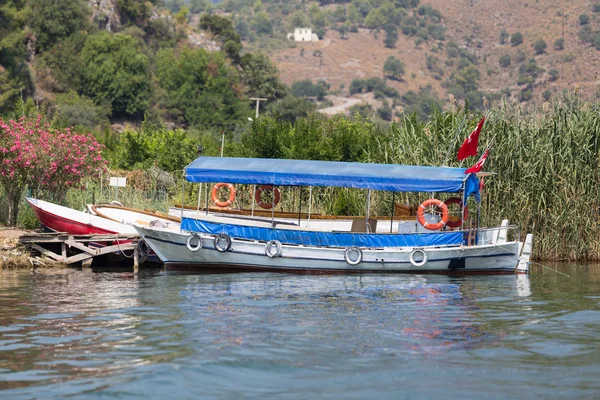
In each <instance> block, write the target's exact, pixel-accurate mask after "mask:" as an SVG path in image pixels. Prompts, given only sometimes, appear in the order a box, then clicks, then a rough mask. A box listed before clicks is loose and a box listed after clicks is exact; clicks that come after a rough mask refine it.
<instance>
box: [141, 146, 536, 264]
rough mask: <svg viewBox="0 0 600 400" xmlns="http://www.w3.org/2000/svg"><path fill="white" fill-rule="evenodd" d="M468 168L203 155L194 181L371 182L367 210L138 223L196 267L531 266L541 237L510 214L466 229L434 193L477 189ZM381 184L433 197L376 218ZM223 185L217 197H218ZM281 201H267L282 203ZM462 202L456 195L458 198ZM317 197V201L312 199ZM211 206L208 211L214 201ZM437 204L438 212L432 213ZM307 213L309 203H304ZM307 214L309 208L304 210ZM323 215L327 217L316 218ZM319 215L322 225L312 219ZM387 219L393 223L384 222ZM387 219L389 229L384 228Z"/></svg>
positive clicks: (265, 184)
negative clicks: (404, 214)
mask: <svg viewBox="0 0 600 400" xmlns="http://www.w3.org/2000/svg"><path fill="white" fill-rule="evenodd" d="M465 171H466V169H465V168H450V167H423V166H407V165H386V164H366V163H347V162H329V161H307V160H275V159H247V158H216V157H199V158H197V159H196V160H195V161H193V162H192V163H191V164H190V165H188V166H187V167H186V170H185V177H186V180H188V181H190V182H196V183H208V182H230V183H228V184H219V185H220V186H228V187H230V189H232V190H231V192H232V193H233V196H230V198H229V200H227V201H225V202H219V203H218V205H220V206H222V207H225V206H228V205H231V204H232V203H233V201H234V199H233V198H232V197H235V194H234V190H233V186H232V184H251V185H258V187H259V188H260V190H271V191H273V193H274V194H275V192H276V190H277V188H276V186H300V187H304V186H306V187H317V186H321V187H322V186H333V187H347V188H362V189H368V194H367V215H366V216H365V217H363V218H359V219H358V218H357V219H353V220H352V219H347V220H330V221H327V220H325V222H324V220H323V219H318V220H312V221H311V219H310V213H309V215H308V217H307V218H303V219H298V220H296V221H294V219H293V218H277V219H275V213H274V211H273V212H272V217H271V218H265V217H264V216H262V217H254V216H244V215H232V214H228V213H209V212H206V213H203V212H195V213H192V212H189V211H188V212H186V213H184V212H183V211H182V216H183V218H182V222H181V227H180V229H179V230H177V229H172V228H171V227H152V226H144V225H138V224H135V225H134V226H135V228H136V229H137V231H138V232H139V233H140V235H141V236H142V238H143V239H144V240H145V241H146V243H147V244H148V245H149V246H150V247H151V248H152V249H153V250H154V252H155V253H156V254H157V255H158V256H159V257H160V259H161V260H162V261H163V262H164V263H165V265H166V267H167V268H169V269H183V270H196V271H214V270H217V271H221V270H223V271H225V270H261V271H262V270H269V271H288V272H289V271H296V272H297V271H302V272H413V273H490V274H505V273H527V272H528V269H529V259H530V256H531V251H532V241H533V235H531V234H528V235H525V238H524V241H521V240H522V237H521V234H520V231H519V229H518V228H517V227H516V226H509V225H508V221H502V224H500V225H499V226H497V227H491V228H480V227H478V226H475V227H474V228H470V229H462V228H463V226H464V225H463V221H462V220H460V219H459V221H458V226H457V223H456V221H453V224H452V225H453V226H454V227H455V228H454V229H448V226H447V225H450V224H449V212H448V208H447V206H446V204H445V203H443V202H442V201H440V200H437V199H435V198H433V195H434V194H439V193H455V194H459V197H458V199H459V203H460V204H463V203H465V204H466V200H467V199H468V198H469V197H470V196H472V195H474V196H475V198H476V200H479V179H478V177H477V175H476V174H473V173H465ZM371 190H386V191H393V192H424V193H430V194H431V197H430V198H429V199H427V200H426V201H424V202H423V204H421V206H420V207H419V212H418V218H414V219H413V221H406V220H402V221H396V223H395V224H394V222H393V220H392V219H390V220H389V221H388V222H385V223H384V224H378V221H377V220H375V219H373V218H369V211H368V210H369V205H370V193H371ZM214 193H215V192H214V191H213V199H214V198H215V196H214ZM272 198H273V200H272V204H261V203H260V197H257V198H256V199H257V202H258V203H259V204H258V205H259V206H261V207H263V208H268V209H270V210H273V208H274V206H275V204H276V200H278V196H277V195H275V196H272ZM455 200H456V199H455ZM309 203H310V202H309ZM206 209H208V208H206ZM428 210H429V212H427V211H428ZM300 211H301V210H300ZM299 214H300V213H299ZM314 221H317V222H314ZM311 222H312V223H311ZM382 222H383V221H382ZM381 226H384V227H385V229H381Z"/></svg>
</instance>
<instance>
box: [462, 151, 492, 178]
mask: <svg viewBox="0 0 600 400" xmlns="http://www.w3.org/2000/svg"><path fill="white" fill-rule="evenodd" d="M489 152H490V149H487V150H486V151H485V152H484V153H483V154H482V155H481V157H479V160H477V162H476V163H475V165H473V166H472V167H471V168H467V169H466V170H465V174H474V173H476V172H479V171H481V167H483V164H484V163H485V160H486V158H487V156H488V154H489Z"/></svg>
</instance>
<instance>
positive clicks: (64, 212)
mask: <svg viewBox="0 0 600 400" xmlns="http://www.w3.org/2000/svg"><path fill="white" fill-rule="evenodd" d="M26 200H27V202H28V203H29V205H30V206H31V209H32V210H33V212H34V214H35V216H36V218H37V219H38V221H40V223H41V224H42V225H44V226H45V227H46V228H48V229H49V230H51V231H55V232H65V233H69V234H73V235H92V234H129V235H135V234H137V231H136V230H135V229H134V228H133V226H128V225H125V224H121V223H118V222H114V221H110V220H107V219H105V218H102V217H98V216H95V215H92V214H88V213H84V212H82V211H77V210H73V209H71V208H68V207H63V206H59V205H57V204H53V203H49V202H46V201H43V200H37V199H31V198H27V199H26Z"/></svg>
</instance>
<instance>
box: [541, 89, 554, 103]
mask: <svg viewBox="0 0 600 400" xmlns="http://www.w3.org/2000/svg"><path fill="white" fill-rule="evenodd" d="M542 97H543V98H544V100H545V101H550V97H552V92H551V91H550V90H548V89H546V90H544V93H542Z"/></svg>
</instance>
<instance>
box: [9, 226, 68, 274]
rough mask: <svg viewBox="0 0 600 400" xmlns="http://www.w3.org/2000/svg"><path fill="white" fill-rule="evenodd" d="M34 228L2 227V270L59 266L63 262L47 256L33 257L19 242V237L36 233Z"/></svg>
mask: <svg viewBox="0 0 600 400" xmlns="http://www.w3.org/2000/svg"><path fill="white" fill-rule="evenodd" d="M35 233H36V232H35V231H32V230H20V229H14V228H0V270H9V269H34V268H57V267H61V266H62V264H60V263H57V262H55V261H53V260H50V259H48V258H46V257H44V258H40V257H32V255H31V253H30V252H29V250H28V249H27V248H26V247H25V246H22V245H20V244H19V237H21V236H23V235H31V234H35Z"/></svg>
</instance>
